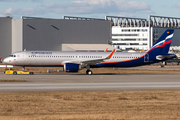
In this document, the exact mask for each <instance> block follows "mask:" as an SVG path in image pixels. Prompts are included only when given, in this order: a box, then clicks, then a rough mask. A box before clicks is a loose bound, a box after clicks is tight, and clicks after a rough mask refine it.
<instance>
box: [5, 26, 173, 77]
mask: <svg viewBox="0 0 180 120" xmlns="http://www.w3.org/2000/svg"><path fill="white" fill-rule="evenodd" d="M173 35H174V30H173V29H168V30H166V31H165V32H164V33H163V34H162V36H161V37H160V38H159V39H158V40H157V41H156V43H155V44H154V45H153V46H152V47H151V49H150V50H148V51H147V52H115V49H114V50H113V51H112V52H108V51H107V49H106V50H105V51H104V52H76V51H20V52H15V53H12V54H11V55H10V56H9V57H7V58H5V59H4V60H3V62H4V63H5V64H8V65H14V66H22V67H23V68H25V67H63V69H64V72H78V70H80V69H83V68H86V69H87V71H86V74H89V75H91V74H93V73H92V71H91V70H90V68H100V67H135V66H142V65H148V64H152V63H157V62H160V61H165V60H168V59H173V58H176V55H175V54H169V53H168V51H169V47H170V44H171V41H172V38H173Z"/></svg>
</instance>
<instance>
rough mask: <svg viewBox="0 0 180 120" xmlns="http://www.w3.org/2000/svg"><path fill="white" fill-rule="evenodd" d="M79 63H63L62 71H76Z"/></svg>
mask: <svg viewBox="0 0 180 120" xmlns="http://www.w3.org/2000/svg"><path fill="white" fill-rule="evenodd" d="M78 70H79V64H75V63H65V64H64V72H78Z"/></svg>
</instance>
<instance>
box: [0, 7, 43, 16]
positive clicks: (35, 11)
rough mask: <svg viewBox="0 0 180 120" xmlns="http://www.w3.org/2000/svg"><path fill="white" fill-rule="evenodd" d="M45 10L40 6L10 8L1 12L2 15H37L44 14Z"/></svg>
mask: <svg viewBox="0 0 180 120" xmlns="http://www.w3.org/2000/svg"><path fill="white" fill-rule="evenodd" d="M44 14H45V11H44V10H42V9H39V8H8V9H6V10H4V11H1V12H0V15H1V16H11V17H14V16H36V15H44Z"/></svg>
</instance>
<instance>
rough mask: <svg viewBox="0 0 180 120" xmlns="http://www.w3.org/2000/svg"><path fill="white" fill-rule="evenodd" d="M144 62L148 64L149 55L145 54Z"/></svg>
mask: <svg viewBox="0 0 180 120" xmlns="http://www.w3.org/2000/svg"><path fill="white" fill-rule="evenodd" d="M144 62H149V54H146V55H145V56H144Z"/></svg>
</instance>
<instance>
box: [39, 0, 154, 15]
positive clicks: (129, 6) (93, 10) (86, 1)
mask: <svg viewBox="0 0 180 120" xmlns="http://www.w3.org/2000/svg"><path fill="white" fill-rule="evenodd" d="M42 6H43V7H45V8H47V9H51V10H53V11H54V12H57V13H65V14H69V13H71V14H98V13H106V14H107V13H120V12H133V13H135V12H138V11H152V10H151V9H150V6H149V5H148V4H147V3H145V2H137V1H125V0H81V1H80V0H77V1H73V2H71V3H66V4H60V3H59V4H56V3H45V4H43V5H42Z"/></svg>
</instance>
